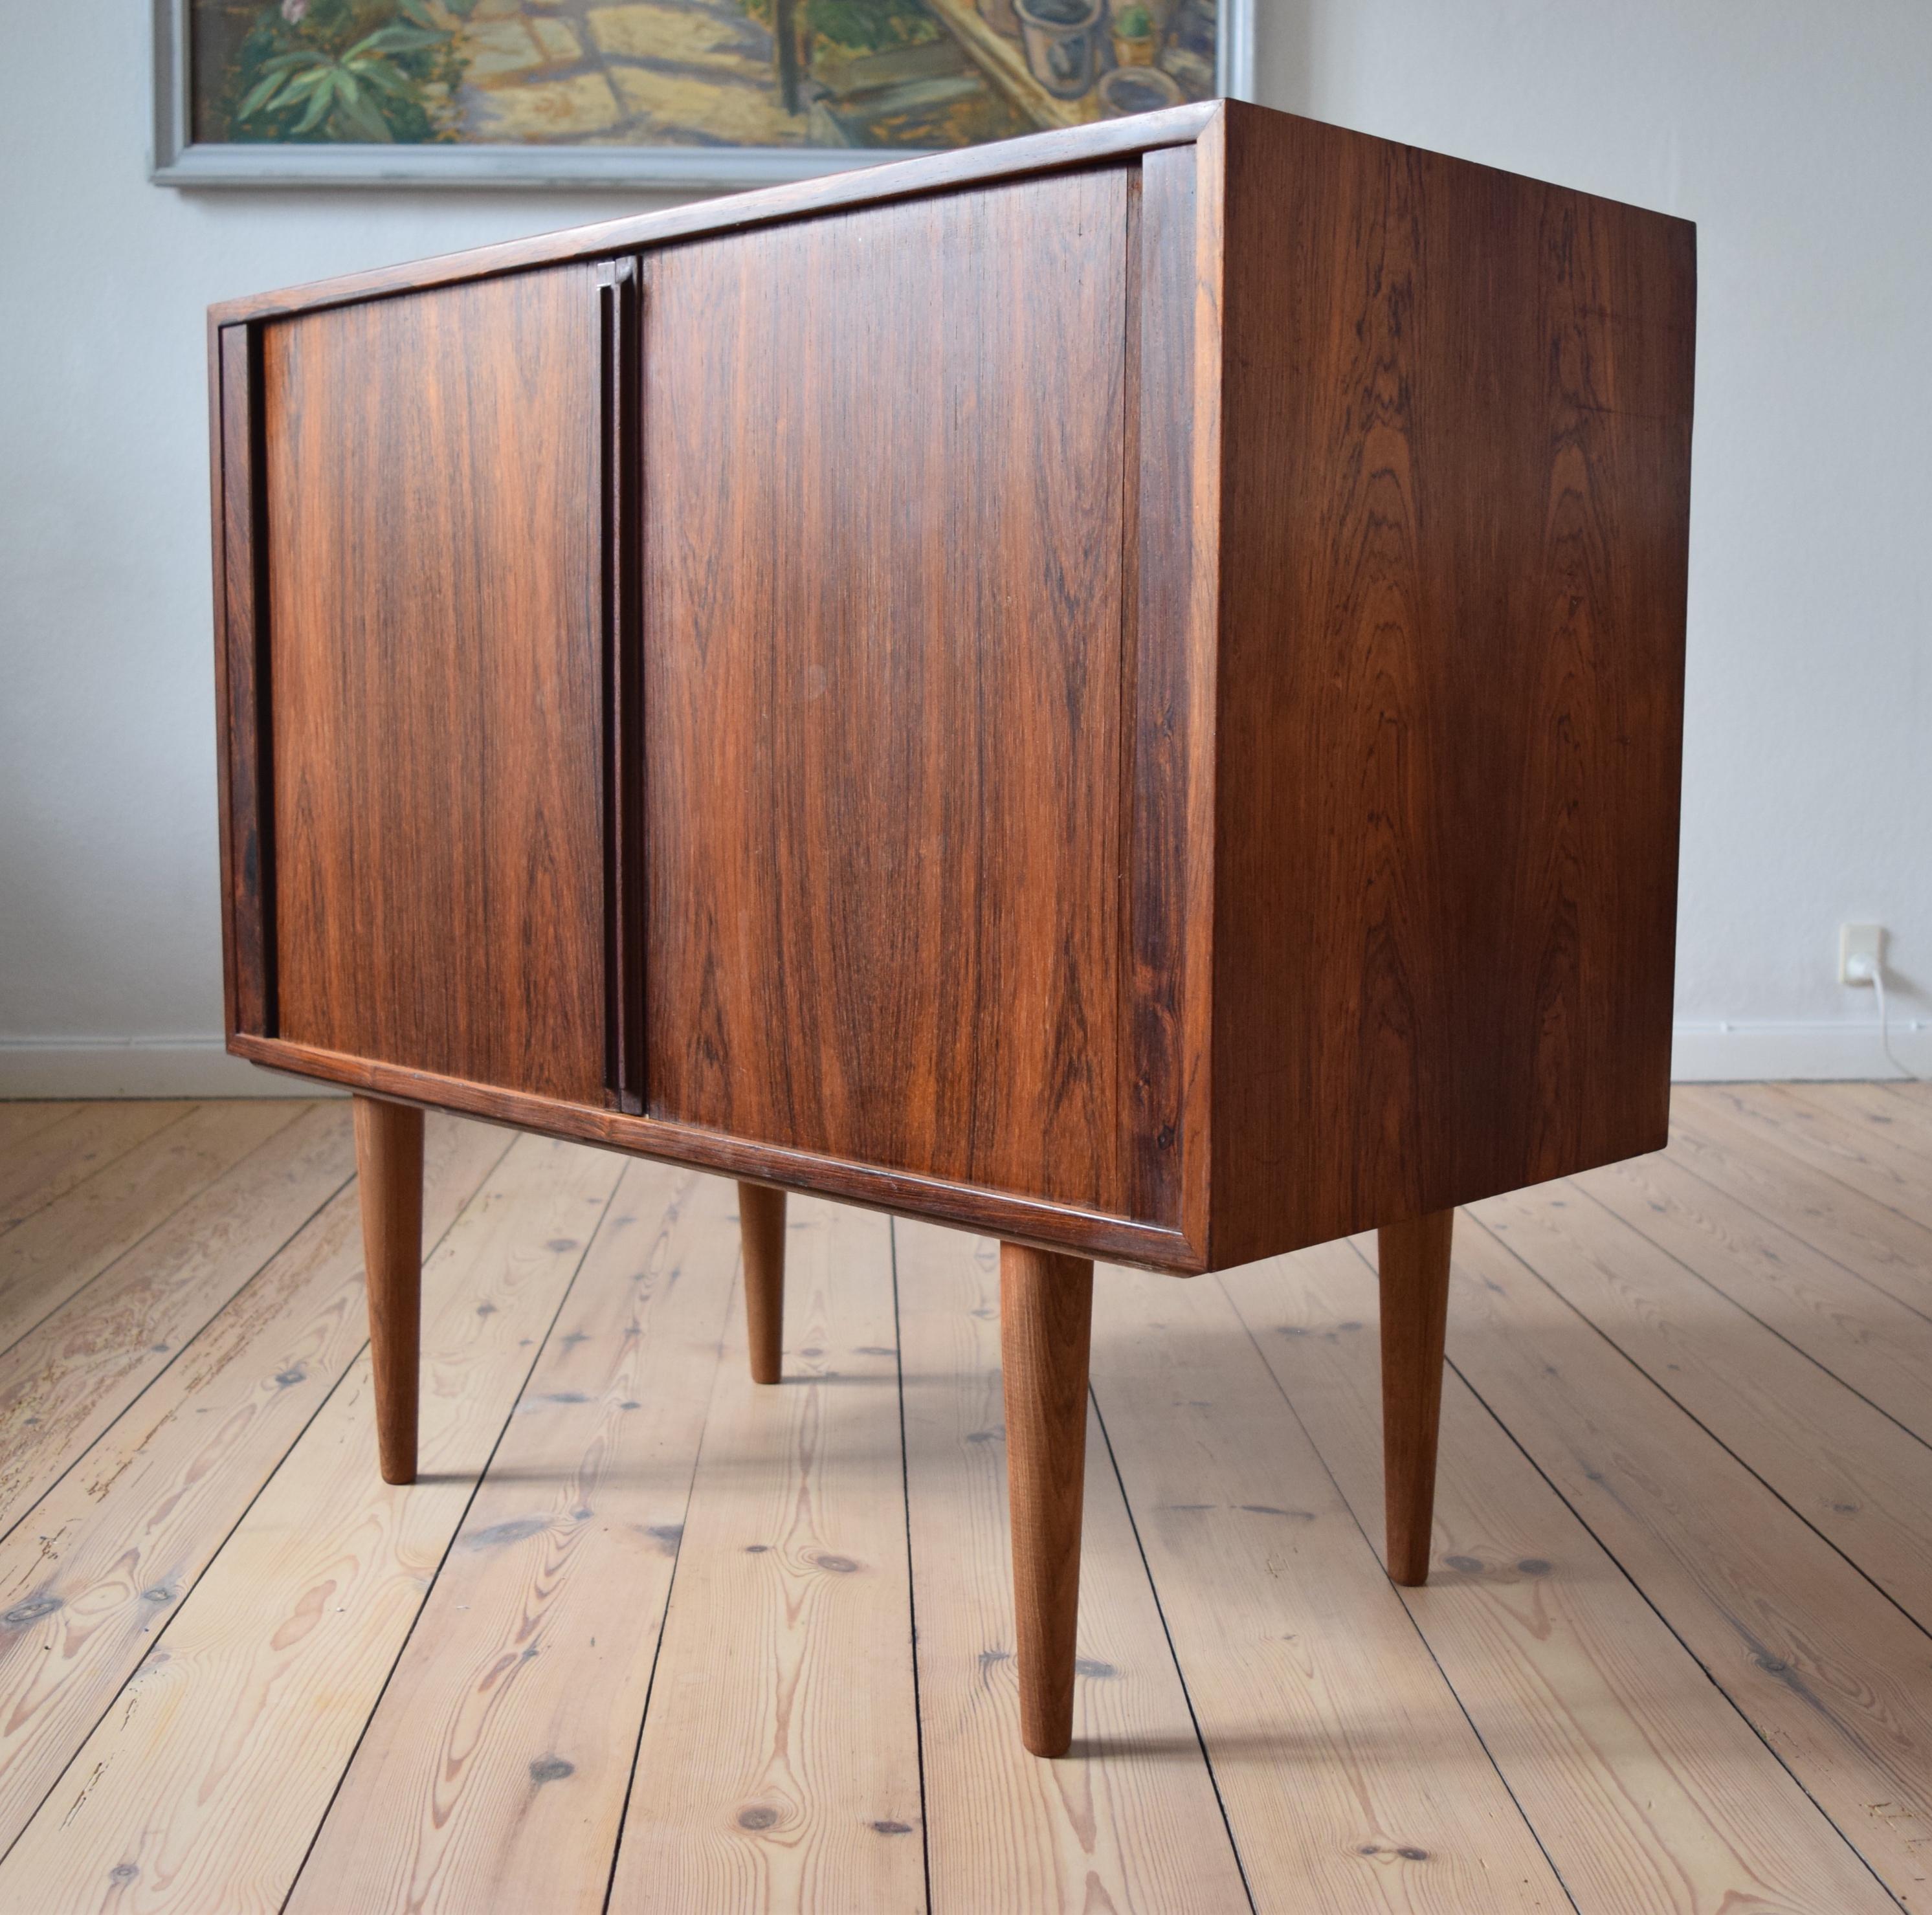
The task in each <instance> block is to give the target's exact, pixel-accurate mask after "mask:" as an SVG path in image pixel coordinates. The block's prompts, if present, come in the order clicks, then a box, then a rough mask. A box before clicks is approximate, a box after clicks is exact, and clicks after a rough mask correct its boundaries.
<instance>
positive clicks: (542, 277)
mask: <svg viewBox="0 0 1932 1915" xmlns="http://www.w3.org/2000/svg"><path fill="white" fill-rule="evenodd" d="M1693 304H1694V241H1693V233H1692V229H1691V227H1689V226H1688V225H1686V224H1685V223H1682V222H1681V221H1679V220H1673V219H1669V218H1666V217H1661V216H1660V215H1658V214H1651V213H1646V212H1641V211H1635V210H1633V209H1632V208H1628V207H1625V206H1621V205H1615V204H1613V203H1611V202H1608V201H1605V200H1603V199H1594V198H1592V197H1590V196H1588V195H1586V194H1583V193H1574V192H1570V191H1566V190H1562V189H1560V188H1558V187H1552V186H1547V185H1543V184H1538V183H1536V182H1534V181H1529V180H1525V179H1521V178H1515V177H1512V176H1511V175H1507V174H1504V173H1500V172H1493V171H1491V170H1490V169H1486V168H1484V167H1481V166H1473V165H1470V164H1467V163H1463V162H1461V161H1457V160H1448V159H1445V158H1442V157H1439V156H1437V155H1435V154H1427V153H1423V152H1419V151H1415V150H1414V149H1412V148H1406V147H1403V146H1400V145H1392V144H1391V143H1389V142H1385V141H1382V140H1377V139H1370V138H1367V137H1365V136H1361V135H1360V134H1356V133H1347V132H1343V131H1341V130H1337V129H1336V128H1334V127H1327V126H1323V125H1320V124H1316V123H1313V122H1311V121H1306V120H1301V119H1295V118H1289V117H1288V116H1286V115H1282V114H1278V113H1274V112H1266V111H1264V110H1262V109H1259V108H1256V107H1252V106H1239V105H1233V104H1228V103H1219V104H1216V105H1213V106H1207V107H1184V108H1180V109H1175V110H1174V111H1172V112H1164V113H1160V114H1155V115H1148V116H1146V117H1144V118H1138V119H1131V120H1125V121H1116V122H1112V123H1110V124H1105V125H1101V126H1097V127H1088V128H1083V129H1079V130H1073V131H1070V132H1065V133H1046V134H1043V135H1040V136H1038V137H1037V138H1034V139H1024V140H1019V141H1015V142H1010V143H1009V144H1007V145H1000V146H994V147H989V148H978V149H975V150H973V151H968V152H965V153H962V154H952V155H947V156H945V157H938V158H932V159H924V160H912V161H910V162H907V163H903V164H898V165H892V166H882V167H880V168H878V169H876V170H874V171H870V172H861V173H857V174H848V175H844V176H841V177H840V178H837V179H835V180H832V181H817V182H814V183H811V184H808V185H804V186H800V187H783V188H779V189H776V190H771V191H767V192H761V193H748V194H746V195H744V196H741V197H739V198H736V199H725V200H720V201H715V202H710V203H708V204H706V205H697V206H691V207H685V208H679V209H678V210H676V211H670V212H667V213H659V214H649V215H646V216H645V217H641V218H637V219H632V220H622V221H619V222H616V223H613V224H610V225H607V226H592V227H589V228H586V229H582V230H580V231H577V232H567V233H562V234H558V235H553V236H551V237H549V238H544V239H540V240H535V241H525V242H520V243H517V244H512V245H508V246H502V247H493V248H490V249H487V250H484V251H481V252H476V253H466V254H460V255H458V256H455V257H452V258H449V259H440V260H437V261H434V262H430V263H428V264H427V265H420V266H414V267H409V268H401V269H398V270H393V271H383V272H379V273H375V274H367V275H365V276H363V277H359V278H355V279H348V280H337V281H333V282H330V283H326V284H323V285H320V286H310V287H307V288H304V289H300V290H298V291H296V292H290V293H284V294H278V295H269V296H267V297H265V298H257V299H248V300H242V301H236V302H233V303H231V304H228V305H225V306H222V307H217V308H216V309H215V310H214V312H213V313H212V314H211V348H212V361H213V369H214V443H215V451H216V477H215V505H216V526H217V532H216V541H215V551H216V568H217V616H218V623H219V628H220V630H219V640H218V646H217V656H218V659H219V661H220V706H221V718H222V728H221V729H222V760H221V763H222V771H223V785H222V792H223V862H224V869H225V886H224V895H225V901H226V918H225V926H224V928H225V937H226V976H227V990H228V1028H229V1034H230V1035H229V1047H230V1048H231V1049H232V1050H235V1051H236V1052H238V1053H239V1054H241V1055H242V1056H246V1057H251V1058H253V1059H256V1060H257V1061H258V1062H261V1063H263V1064H267V1065H273V1066H275V1068H278V1069H281V1070H285V1071H296V1072H298V1073H300V1074H306V1075H308V1076H311V1077H317V1078H322V1079H326V1080H332V1081H334V1082H336V1083H343V1084H347V1085H348V1086H351V1087H352V1088H353V1089H355V1090H356V1092H359V1094H360V1095H361V1097H362V1100H363V1101H362V1104H360V1105H359V1110H358V1117H359V1128H358V1134H359V1139H360V1140H361V1143H362V1161H363V1164H364V1168H365V1185H364V1189H365V1217H366V1221H367V1224H368V1250H369V1274H370V1280H371V1308H372V1320H373V1323H374V1344H375V1354H376V1359H377V1365H378V1374H379V1380H380V1393H381V1396H382V1399H383V1410H382V1417H383V1429H382V1443H383V1467H384V1469H385V1470H386V1473H388V1474H389V1475H390V1476H392V1479H396V1480H407V1479H409V1477H410V1475H411V1473H412V1472H413V1467H414V1464H413V1450H414V1395H413V1392H414V1384H415V1375H414V1366H415V1335H416V1278H417V1271H416V1261H417V1239H416V1204H417V1202H418V1196H417V1192H418V1189H419V1152H420V1139H421V1118H420V1114H419V1107H421V1106H424V1105H430V1106H434V1107H441V1108H445V1109H449V1110H458V1111H464V1112H468V1113H471V1114H472V1115H475V1116H483V1117H487V1118H490V1119H496V1120H499V1121H501V1122H507V1123H511V1124H514V1125H521V1126H524V1127H526V1128H531V1129H534V1130H539V1131H547V1132H549V1133H551V1134H556V1135H560V1136H566V1137H577V1138H581V1139H584V1140H589V1141H590V1142H593V1143H602V1144H606V1145H609V1146H613V1147H615V1148H617V1149H624V1150H628V1151H634V1152H640V1153H642V1154H643V1155H650V1156H655V1157H661V1158H670V1159H673V1160H676V1161H682V1162H685V1163H689V1164H698V1165H701V1166H703V1167H706V1168H708V1169H710V1170H715V1171H718V1172H720V1173H723V1174H724V1175H727V1176H733V1177H735V1178H737V1179H739V1180H740V1182H741V1184H742V1194H743V1207H742V1216H743V1225H744V1234H745V1272H746V1278H747V1281H748V1285H749V1287H750V1289H751V1305H752V1307H751V1311H750V1323H751V1340H752V1345H753V1349H752V1362H753V1365H754V1370H755V1372H756V1374H758V1375H759V1376H760V1377H762V1378H764V1379H766V1380H775V1378H776V1377H777V1375H778V1353H779V1313H780V1308H781V1296H782V1281H783V1241H784V1239H783V1209H782V1206H783V1202H784V1199H783V1196H782V1194H781V1193H782V1192H783V1191H784V1190H786V1189H795V1190H805V1191H821V1192H823V1193H825V1194H828V1195H829V1196H832V1197H838V1198H841V1199H844V1200H849V1201H853V1202H858V1203H868V1204H873V1205H877V1206H883V1207H884V1208H886V1209H892V1210H895V1211H899V1212H905V1213H908V1214H916V1215H922V1216H926V1217H930V1218H936V1219H938V1220H940V1221H944V1222H949V1223H952V1224H958V1225H960V1226H962V1227H966V1228H969V1229H972V1230H980V1231H985V1232H989V1233H993V1234H995V1235H997V1236H999V1237H1000V1238H1001V1239H1002V1240H1003V1241H1004V1243H1005V1245H1007V1249H1006V1251H1005V1254H1004V1255H1005V1260H1004V1286H1003V1290H1004V1303H1005V1308H1006V1311H1007V1323H1006V1341H1005V1351H1006V1356H1007V1398H1008V1405H1007V1429H1008V1440H1009V1449H1010V1476H1011V1482H1012V1485H1013V1500H1014V1520H1015V1525H1016V1552H1015V1554H1016V1563H1017V1565H1018V1569H1017V1575H1018V1579H1019V1589H1018V1601H1019V1628H1020V1638H1019V1646H1020V1651H1021V1656H1022V1677H1023V1680H1022V1689H1023V1696H1024V1700H1025V1724H1024V1728H1025V1735H1026V1737H1027V1740H1028V1746H1030V1747H1032V1748H1034V1749H1037V1750H1038V1751H1040V1752H1043V1753H1049V1754H1051V1753H1055V1752H1058V1751H1059V1750H1061V1749H1064V1747H1065V1746H1066V1744H1067V1736H1068V1733H1069V1722H1070V1715H1069V1711H1070V1697H1071V1685H1072V1675H1073V1668H1072V1665H1073V1612H1074V1603H1075V1594H1076V1588H1077V1582H1078V1565H1079V1485H1080V1481H1081V1467H1080V1453H1079V1452H1080V1447H1081V1443H1082V1439H1083V1434H1084V1431H1085V1419H1084V1414H1083V1411H1082V1401H1083V1395H1084V1389H1085V1372H1086V1350H1087V1334H1088V1299H1089V1296H1090V1291H1091V1276H1092V1266H1091V1259H1093V1258H1094V1257H1103V1258H1106V1259H1110V1260H1116V1261H1122V1262H1127V1263H1137V1264H1142V1265H1145V1266H1151V1267H1153V1268H1155V1269H1163V1270H1169V1271H1172V1272H1176V1273H1177V1274H1181V1275H1185V1274H1187V1273H1190V1272H1199V1271H1204V1270H1209V1269H1217V1268H1221V1267H1223V1266H1228V1265H1230V1264H1235V1263H1244V1262H1247V1261H1249V1260H1252V1259H1254V1258H1257V1257H1265V1256H1268V1255H1271V1254H1275V1253H1277V1252H1280V1251H1288V1250H1292V1249H1294V1248H1297V1247H1298V1246H1299V1245H1306V1244H1310V1243H1314V1242H1321V1241H1322V1240H1324V1239H1329V1238H1333V1237H1337V1236H1343V1235H1345V1234H1347V1233H1352V1232H1355V1231H1359V1230H1367V1229H1371V1228H1376V1229H1379V1230H1381V1231H1382V1281H1383V1287H1384V1305H1385V1308H1384V1330H1383V1335H1384V1353H1385V1395H1386V1398H1387V1436H1388V1470H1389V1476H1390V1486H1391V1493H1390V1500H1389V1511H1390V1517H1389V1521H1390V1567H1391V1572H1392V1573H1394V1574H1395V1575H1397V1576H1398V1577H1400V1578H1403V1579H1404V1580H1409V1581H1415V1580H1420V1579H1421V1577H1422V1576H1423V1575H1424V1574H1425V1573H1426V1571H1427V1561H1428V1551H1429V1530H1430V1522H1429V1509H1430V1489H1431V1484H1432V1480H1433V1455H1434V1444H1435V1428H1436V1400H1437V1392H1438V1389H1439V1375H1440V1366H1441V1361H1442V1321H1443V1311H1444V1307H1445V1295H1446V1284H1447V1278H1448V1256H1449V1239H1450V1225H1449V1216H1448V1213H1449V1212H1450V1211H1451V1209H1452V1208H1453V1207H1454V1206H1455V1205H1457V1204H1458V1203H1463V1202H1464V1201H1466V1200H1471V1199H1474V1198H1476V1197H1483V1196H1485V1195H1487V1194H1490V1193H1491V1192H1493V1191H1500V1190H1505V1189H1508V1188H1512V1187H1514V1186H1516V1185H1523V1184H1529V1183H1535V1182H1539V1181H1541V1180H1542V1179H1547V1178H1550V1177H1554V1176H1562V1175H1564V1174H1565V1173H1569V1172H1572V1171H1577V1170H1583V1169H1586V1168H1588V1167H1590V1166H1592V1165H1593V1164H1601V1163H1604V1162H1606V1161H1610V1160H1611V1159H1613V1158H1619V1157H1624V1156H1627V1155H1631V1154H1633V1153H1635V1152H1640V1151H1645V1150H1649V1149H1654V1148H1655V1147H1657V1146H1659V1145H1661V1143H1663V1142H1664V1135H1665V1119H1666V1096H1667V1066H1668V1062H1669V1053H1670V1005H1671V972H1672V945H1673V925H1674V919H1675V911H1676V844H1677V810H1678V781H1679V732H1680V713H1681V697H1682V659H1683V644H1684V611H1685V546H1686V523H1687V511H1688V479H1689V456H1690V424H1691V361H1692V325H1693Z"/></svg>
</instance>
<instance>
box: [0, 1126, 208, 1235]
mask: <svg viewBox="0 0 1932 1915" xmlns="http://www.w3.org/2000/svg"><path fill="white" fill-rule="evenodd" d="M86 1108H87V1106H86V1104H83V1105H82V1106H81V1108H80V1110H77V1111H76V1112H75V1113H74V1116H75V1117H78V1116H81V1115H83V1113H85V1111H86ZM200 1108H201V1106H200V1105H199V1104H198V1103H191V1104H189V1105H188V1106H187V1108H186V1109H184V1110H183V1111H182V1112H181V1115H180V1116H178V1117H170V1118H169V1119H168V1121H167V1122H166V1123H165V1124H163V1125H161V1126H160V1128H159V1129H158V1130H152V1131H149V1132H148V1134H147V1135H146V1136H145V1137H136V1139H135V1140H134V1141H133V1143H130V1144H129V1145H128V1146H127V1147H126V1148H125V1149H121V1150H117V1151H115V1153H114V1155H113V1156H112V1157H110V1158H107V1160H106V1161H104V1162H103V1163H99V1164H95V1167H94V1168H93V1169H92V1170H89V1172H88V1173H87V1175H86V1176H84V1177H82V1178H80V1179H78V1180H77V1182H74V1183H71V1184H69V1185H68V1187H67V1188H66V1189H65V1190H63V1191H57V1192H56V1193H55V1194H54V1195H53V1196H52V1197H47V1198H46V1199H45V1200H43V1201H42V1202H40V1203H36V1204H35V1205H34V1207H33V1208H32V1209H31V1210H23V1211H22V1212H20V1215H18V1216H17V1217H15V1218H13V1219H12V1220H11V1221H10V1222H9V1223H8V1224H7V1226H6V1227H5V1229H4V1230H0V1237H7V1236H12V1235H13V1233H14V1231H16V1230H18V1229H19V1228H20V1226H21V1225H22V1224H26V1223H31V1221H33V1220H34V1218H36V1217H37V1216H39V1215H40V1213H41V1212H43V1211H44V1210H51V1209H52V1208H53V1206H55V1204H56V1203H64V1202H65V1200H67V1199H68V1197H71V1196H72V1195H73V1194H74V1192H75V1191H77V1190H84V1189H86V1187H87V1186H88V1185H89V1184H91V1183H92V1182H93V1181H94V1180H95V1178H96V1177H98V1176H100V1175H101V1173H102V1172H103V1171H104V1170H113V1167H115V1164H118V1163H119V1162H120V1161H121V1158H124V1157H128V1156H131V1155H133V1153H134V1152H136V1151H137V1150H139V1149H140V1147H141V1146H142V1144H144V1143H152V1142H153V1141H154V1139H155V1138H156V1137H165V1136H166V1134H168V1132H169V1131H171V1130H172V1129H173V1128H175V1125H177V1124H184V1123H186V1122H187V1120H188V1119H189V1118H190V1117H191V1116H193V1115H194V1113H195V1112H196V1111H197V1110H199V1109H200ZM60 1121H61V1122H62V1123H71V1122H73V1121H74V1118H73V1117H63V1118H62V1119H61V1120H60ZM47 1128H49V1130H52V1129H53V1128H55V1126H54V1125H51V1124H50V1125H48V1126H47ZM31 1134H32V1135H34V1136H38V1135H40V1132H38V1131H35V1132H33V1133H31ZM58 1174H59V1173H58V1172H55V1175H56V1176H58ZM223 1174H226V1173H223ZM34 1188H35V1189H38V1188H41V1186H40V1185H34ZM23 1194H25V1195H28V1196H31V1194H32V1191H26V1192H24V1193H23ZM170 1214H172V1213H170Z"/></svg>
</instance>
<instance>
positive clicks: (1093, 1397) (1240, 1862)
mask: <svg viewBox="0 0 1932 1915" xmlns="http://www.w3.org/2000/svg"><path fill="white" fill-rule="evenodd" d="M1087 1398H1088V1401H1089V1402H1090V1403H1091V1404H1093V1406H1094V1422H1096V1423H1097V1424H1098V1425H1100V1440H1101V1442H1102V1443H1103V1444H1104V1445H1105V1446H1106V1452H1107V1465H1108V1467H1109V1469H1111V1470H1112V1471H1113V1473H1114V1481H1115V1483H1116V1484H1118V1485H1119V1488H1120V1491H1121V1508H1122V1509H1124V1511H1126V1512H1127V1527H1128V1528H1129V1529H1130V1530H1131V1531H1132V1532H1133V1539H1134V1548H1135V1550H1136V1553H1137V1554H1139V1557H1140V1559H1141V1572H1142V1574H1143V1575H1145V1577H1146V1578H1147V1580H1148V1593H1150V1594H1151V1596H1153V1598H1154V1614H1155V1615H1156V1616H1157V1617H1159V1618H1160V1632H1161V1634H1162V1635H1163V1637H1164V1638H1166V1642H1167V1653H1168V1657H1169V1660H1170V1661H1171V1662H1172V1663H1173V1665H1174V1679H1175V1681H1176V1682H1178V1683H1179V1684H1180V1685H1181V1701H1183V1702H1184V1703H1185V1704H1187V1719H1188V1721H1189V1722H1190V1723H1192V1724H1193V1728H1194V1740H1195V1742H1196V1744H1197V1745H1198V1746H1199V1749H1200V1751H1201V1761H1202V1764H1203V1766H1204V1767H1205V1768H1206V1770H1207V1771H1208V1787H1209V1788H1211V1789H1212V1790H1213V1791H1214V1803H1215V1806H1216V1807H1217V1808H1218V1809H1220V1812H1221V1827H1223V1829H1224V1830H1226V1832H1227V1836H1228V1846H1229V1849H1230V1850H1232V1851H1233V1854H1234V1857H1235V1868H1236V1869H1238V1871H1239V1872H1240V1873H1241V1892H1242V1893H1243V1894H1244V1895H1245V1896H1247V1898H1248V1908H1249V1910H1250V1915H1254V1911H1256V1909H1257V1908H1258V1907H1259V1905H1258V1904H1257V1903H1256V1900H1255V1888H1254V1884H1253V1883H1252V1882H1251V1881H1249V1879H1248V1864H1247V1858H1246V1857H1244V1855H1243V1854H1242V1853H1241V1844H1240V1842H1238V1841H1236V1839H1235V1825H1234V1824H1233V1823H1232V1821H1229V1818H1228V1805H1227V1803H1226V1800H1225V1799H1224V1798H1223V1796H1222V1794H1221V1779H1220V1776H1217V1775H1216V1774H1215V1773H1214V1757H1213V1756H1212V1755H1210V1754H1209V1753H1208V1738H1207V1737H1205V1736H1204V1735H1203V1734H1202V1733H1201V1719H1200V1717H1199V1716H1197V1715H1196V1713H1194V1695H1193V1691H1192V1690H1190V1689H1189V1688H1188V1686H1187V1671H1186V1670H1184V1668H1182V1667H1181V1654H1180V1652H1179V1651H1178V1650H1177V1649H1176V1648H1175V1646H1174V1632H1173V1631H1172V1629H1169V1627H1168V1626H1167V1609H1166V1605H1164V1604H1163V1602H1162V1601H1161V1599H1160V1584H1158V1583H1157V1582H1156V1581H1154V1567H1153V1565H1152V1564H1151V1563H1149V1562H1148V1556H1147V1550H1146V1548H1145V1545H1143V1544H1142V1542H1141V1526H1140V1524H1139V1522H1137V1521H1136V1520H1135V1517H1134V1505H1133V1498H1132V1497H1130V1496H1129V1495H1128V1494H1127V1479H1126V1478H1125V1477H1124V1476H1122V1475H1121V1459H1120V1458H1119V1457H1118V1456H1117V1455H1115V1453H1114V1440H1113V1438H1112V1437H1110V1436H1109V1434H1107V1419H1106V1416H1103V1414H1102V1413H1101V1410H1100V1395H1099V1393H1098V1392H1097V1391H1096V1390H1095V1389H1094V1386H1093V1385H1092V1384H1091V1383H1089V1384H1088V1386H1087Z"/></svg>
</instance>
